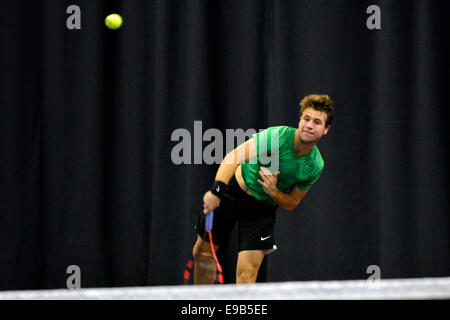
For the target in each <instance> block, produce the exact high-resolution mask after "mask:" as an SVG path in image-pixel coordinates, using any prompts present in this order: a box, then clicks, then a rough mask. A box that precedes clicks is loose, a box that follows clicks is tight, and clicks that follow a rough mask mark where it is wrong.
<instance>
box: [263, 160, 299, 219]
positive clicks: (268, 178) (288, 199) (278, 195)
mask: <svg viewBox="0 0 450 320" xmlns="http://www.w3.org/2000/svg"><path fill="white" fill-rule="evenodd" d="M279 174H280V172H279V171H277V172H276V173H275V174H274V175H272V174H271V173H270V172H269V170H267V169H266V168H264V167H261V168H260V172H259V175H260V176H261V179H262V180H259V179H258V183H259V184H260V185H261V186H262V187H263V189H264V191H265V192H266V193H267V194H268V195H269V196H270V197H271V198H272V200H273V201H275V202H276V203H278V205H279V206H280V207H282V208H283V209H285V210H289V211H290V210H294V209H295V208H296V207H297V206H298V205H299V203H300V202H301V201H302V199H303V198H304V197H305V195H306V193H307V192H308V191H307V190H306V191H305V190H302V189H300V188H299V187H298V186H297V185H295V186H294V188H293V189H292V190H291V192H289V193H284V192H282V191H280V190H279V189H278V188H277V180H278V175H279Z"/></svg>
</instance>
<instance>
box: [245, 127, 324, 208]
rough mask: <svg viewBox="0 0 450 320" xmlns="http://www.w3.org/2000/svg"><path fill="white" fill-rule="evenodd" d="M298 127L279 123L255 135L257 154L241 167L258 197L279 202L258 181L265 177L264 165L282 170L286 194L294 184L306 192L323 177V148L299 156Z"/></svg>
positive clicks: (281, 186) (280, 181)
mask: <svg viewBox="0 0 450 320" xmlns="http://www.w3.org/2000/svg"><path fill="white" fill-rule="evenodd" d="M296 130H297V129H296V128H292V127H289V126H278V127H270V128H267V129H266V130H264V131H261V132H258V133H255V134H254V135H253V138H254V139H255V144H256V150H257V156H256V158H254V159H250V160H249V161H248V162H246V163H244V164H242V166H241V167H242V176H243V178H244V181H245V184H246V185H247V188H248V189H249V190H250V192H251V193H252V194H253V195H254V196H255V198H256V199H258V200H260V201H263V202H265V203H268V204H271V205H276V202H275V201H273V200H272V198H271V197H270V196H269V195H268V194H267V193H265V192H264V189H263V188H262V186H261V185H260V184H259V183H258V179H261V177H260V175H259V173H258V171H259V168H260V167H266V168H267V169H269V170H270V172H272V174H274V173H275V172H277V171H280V174H279V176H278V180H277V188H278V189H279V190H280V191H282V192H284V193H289V192H290V191H291V190H292V188H293V187H294V185H297V186H298V187H299V188H300V189H301V190H305V191H306V190H308V189H309V188H310V187H311V186H312V185H313V183H314V182H316V181H317V179H319V177H320V175H321V173H322V170H323V166H324V162H323V159H322V156H321V154H320V152H319V148H317V146H314V147H313V148H312V149H311V151H310V152H309V153H308V154H307V155H304V156H298V155H297V153H296V152H295V150H294V136H295V131H296ZM261 180H262V179H261Z"/></svg>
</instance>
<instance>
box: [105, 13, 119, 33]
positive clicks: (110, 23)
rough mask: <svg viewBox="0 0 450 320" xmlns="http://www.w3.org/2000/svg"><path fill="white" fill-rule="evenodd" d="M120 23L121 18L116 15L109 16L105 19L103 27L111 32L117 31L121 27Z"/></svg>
mask: <svg viewBox="0 0 450 320" xmlns="http://www.w3.org/2000/svg"><path fill="white" fill-rule="evenodd" d="M122 22H123V20H122V17H121V16H120V15H118V14H117V13H113V14H110V15H109V16H107V17H106V18H105V26H107V27H108V29H111V30H116V29H119V28H120V26H121V25H122Z"/></svg>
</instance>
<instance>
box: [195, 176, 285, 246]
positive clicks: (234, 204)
mask: <svg viewBox="0 0 450 320" xmlns="http://www.w3.org/2000/svg"><path fill="white" fill-rule="evenodd" d="M277 208H278V206H277V205H270V204H266V203H263V202H261V201H259V200H257V199H256V198H254V197H252V196H250V195H248V194H247V193H245V192H244V191H243V190H242V189H241V187H240V186H239V184H238V182H237V181H236V178H235V177H234V176H233V178H232V179H231V181H230V182H229V183H228V188H227V191H226V192H225V194H224V197H223V199H222V201H221V203H220V206H219V207H218V208H216V209H215V210H214V220H213V228H212V235H213V240H214V244H215V245H218V246H226V245H227V244H228V240H229V238H230V234H231V231H232V230H233V228H234V226H235V224H236V222H237V223H238V228H239V230H238V231H239V251H243V250H268V251H267V253H269V252H272V251H273V250H275V249H276V245H275V235H274V225H275V221H276V219H275V214H276V210H277ZM204 228H205V214H203V211H201V213H200V214H199V217H198V221H197V225H196V230H197V233H198V234H199V235H200V236H201V237H202V238H203V239H204ZM205 240H207V239H205Z"/></svg>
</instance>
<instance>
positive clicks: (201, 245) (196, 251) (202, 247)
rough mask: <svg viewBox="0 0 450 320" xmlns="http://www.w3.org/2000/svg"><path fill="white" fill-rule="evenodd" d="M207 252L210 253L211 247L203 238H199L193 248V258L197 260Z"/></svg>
mask: <svg viewBox="0 0 450 320" xmlns="http://www.w3.org/2000/svg"><path fill="white" fill-rule="evenodd" d="M205 251H207V252H209V251H210V249H209V245H208V243H206V242H205V241H204V240H203V239H202V238H200V237H198V238H197V241H196V242H195V244H194V248H192V257H193V258H194V260H195V259H197V258H198V257H199V256H200V255H201V252H205Z"/></svg>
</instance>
